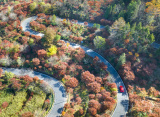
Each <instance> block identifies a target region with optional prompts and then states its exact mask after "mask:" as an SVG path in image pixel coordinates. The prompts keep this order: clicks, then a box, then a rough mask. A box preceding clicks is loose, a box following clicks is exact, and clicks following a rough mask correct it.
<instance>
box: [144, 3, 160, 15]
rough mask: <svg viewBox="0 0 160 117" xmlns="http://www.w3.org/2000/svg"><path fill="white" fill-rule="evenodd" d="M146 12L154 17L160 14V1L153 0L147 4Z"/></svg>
mask: <svg viewBox="0 0 160 117" xmlns="http://www.w3.org/2000/svg"><path fill="white" fill-rule="evenodd" d="M145 12H147V13H151V14H154V15H156V14H160V0H152V1H151V2H147V3H146V9H145Z"/></svg>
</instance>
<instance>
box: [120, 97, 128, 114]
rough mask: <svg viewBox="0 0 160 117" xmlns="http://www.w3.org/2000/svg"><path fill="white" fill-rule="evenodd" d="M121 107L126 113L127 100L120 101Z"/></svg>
mask: <svg viewBox="0 0 160 117" xmlns="http://www.w3.org/2000/svg"><path fill="white" fill-rule="evenodd" d="M121 104H122V106H123V107H124V109H125V111H126V112H127V111H128V100H122V101H121Z"/></svg>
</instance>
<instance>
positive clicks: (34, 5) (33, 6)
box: [29, 2, 37, 12]
mask: <svg viewBox="0 0 160 117" xmlns="http://www.w3.org/2000/svg"><path fill="white" fill-rule="evenodd" d="M36 6H37V4H36V2H33V3H31V4H30V5H29V9H30V11H31V12H33V11H34V10H35V8H36Z"/></svg>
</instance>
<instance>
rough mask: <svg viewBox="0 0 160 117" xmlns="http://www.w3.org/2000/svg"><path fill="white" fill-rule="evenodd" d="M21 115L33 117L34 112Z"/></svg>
mask: <svg viewBox="0 0 160 117" xmlns="http://www.w3.org/2000/svg"><path fill="white" fill-rule="evenodd" d="M22 117H34V114H33V113H32V112H26V113H23V114H22Z"/></svg>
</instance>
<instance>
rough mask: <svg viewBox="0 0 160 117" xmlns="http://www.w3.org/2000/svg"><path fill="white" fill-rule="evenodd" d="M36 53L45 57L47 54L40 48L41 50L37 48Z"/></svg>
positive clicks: (40, 56)
mask: <svg viewBox="0 0 160 117" xmlns="http://www.w3.org/2000/svg"><path fill="white" fill-rule="evenodd" d="M37 54H38V57H39V58H45V57H46V55H47V52H46V51H45V50H44V49H41V50H38V52H37Z"/></svg>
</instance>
